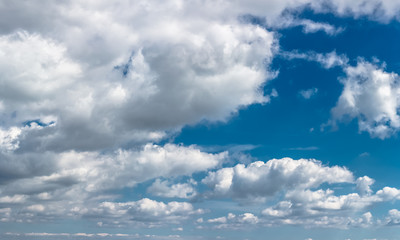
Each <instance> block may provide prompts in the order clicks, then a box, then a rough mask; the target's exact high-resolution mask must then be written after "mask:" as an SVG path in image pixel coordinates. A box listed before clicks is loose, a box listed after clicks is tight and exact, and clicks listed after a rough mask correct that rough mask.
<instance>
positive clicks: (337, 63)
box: [280, 51, 349, 69]
mask: <svg viewBox="0 0 400 240" xmlns="http://www.w3.org/2000/svg"><path fill="white" fill-rule="evenodd" d="M280 55H281V56H282V57H284V58H286V59H289V60H292V59H304V60H307V61H313V62H318V63H319V64H321V66H322V67H323V68H326V69H330V68H333V67H345V66H347V63H348V61H349V59H348V58H347V57H346V56H345V55H344V54H340V55H338V54H337V53H336V51H332V52H329V53H316V52H313V51H309V52H304V53H301V52H298V51H290V52H285V51H283V52H281V53H280Z"/></svg>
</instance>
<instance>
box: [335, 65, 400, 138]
mask: <svg viewBox="0 0 400 240" xmlns="http://www.w3.org/2000/svg"><path fill="white" fill-rule="evenodd" d="M344 71H345V73H346V77H344V78H342V79H341V82H342V84H343V85H344V88H343V92H342V94H341V95H340V97H339V100H338V102H337V104H336V106H335V108H333V109H332V115H333V121H334V122H335V121H338V120H341V119H343V118H346V117H349V118H351V119H353V118H357V120H358V125H359V129H360V131H367V132H368V133H369V134H370V135H371V136H373V137H378V138H381V139H384V138H387V137H389V136H391V135H393V134H394V133H396V132H397V131H398V129H399V128H400V116H399V114H398V110H399V107H400V105H399V104H400V98H399V97H400V86H399V84H398V82H399V76H398V75H397V74H396V73H388V72H385V71H384V69H383V68H382V67H379V66H377V65H375V64H372V63H369V62H366V61H363V60H360V61H359V62H358V63H357V65H356V66H347V67H345V68H344Z"/></svg>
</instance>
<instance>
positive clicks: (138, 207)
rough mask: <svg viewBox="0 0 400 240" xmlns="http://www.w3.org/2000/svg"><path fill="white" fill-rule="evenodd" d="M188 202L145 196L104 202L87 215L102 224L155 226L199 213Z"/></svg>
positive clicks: (176, 221)
mask: <svg viewBox="0 0 400 240" xmlns="http://www.w3.org/2000/svg"><path fill="white" fill-rule="evenodd" d="M202 212H203V211H202V210H201V209H197V210H195V209H194V208H193V206H192V205H191V204H190V203H186V202H169V203H167V204H166V203H163V202H157V201H154V200H151V199H148V198H144V199H141V200H138V201H135V202H123V203H115V202H103V203H101V204H100V205H99V206H98V207H95V208H93V209H90V210H89V211H88V212H87V213H86V214H85V217H87V218H91V219H94V220H101V226H106V225H111V226H124V225H129V224H130V223H131V224H135V223H136V224H138V225H140V226H141V227H144V226H146V227H154V226H157V225H160V224H165V223H166V222H168V223H179V222H181V221H182V220H185V219H187V218H188V217H189V216H190V215H193V214H199V213H202Z"/></svg>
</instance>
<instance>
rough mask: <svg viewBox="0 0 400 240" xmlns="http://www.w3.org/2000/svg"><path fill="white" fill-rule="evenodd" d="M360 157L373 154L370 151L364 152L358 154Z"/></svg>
mask: <svg viewBox="0 0 400 240" xmlns="http://www.w3.org/2000/svg"><path fill="white" fill-rule="evenodd" d="M358 156H359V157H369V156H371V154H370V153H369V152H363V153H361V154H360V155H358Z"/></svg>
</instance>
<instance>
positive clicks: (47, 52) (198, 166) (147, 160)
mask: <svg viewBox="0 0 400 240" xmlns="http://www.w3.org/2000/svg"><path fill="white" fill-rule="evenodd" d="M43 4H46V8H43V7H42V6H43ZM0 5H1V6H2V7H1V8H0V110H1V116H2V121H1V123H0V212H1V213H2V216H1V217H2V218H1V221H15V222H20V221H26V222H29V221H33V220H35V219H40V220H41V221H46V220H48V221H51V220H54V219H57V218H59V217H67V218H73V217H81V216H86V217H88V218H91V219H99V217H100V215H102V214H104V216H106V215H107V214H108V215H107V216H109V217H110V219H114V217H115V216H120V217H121V218H122V219H123V220H126V221H133V222H140V221H150V222H152V224H153V223H154V224H155V225H159V224H161V221H172V222H179V221H180V219H185V216H187V215H191V214H192V213H193V214H194V213H195V212H197V211H196V210H194V208H193V206H192V205H191V204H189V203H176V202H172V203H162V202H155V201H153V200H150V199H142V200H139V201H136V202H126V203H119V202H118V203H116V202H113V200H115V199H116V198H117V196H116V194H115V193H112V191H111V190H113V189H121V188H125V187H134V186H135V185H136V184H138V183H141V182H143V181H147V180H151V179H155V178H161V179H170V178H174V177H177V176H182V175H184V176H190V175H192V174H193V173H195V172H199V171H207V170H210V169H213V168H215V167H217V166H219V164H220V162H221V161H222V160H224V159H225V158H226V153H220V154H208V153H205V152H201V151H200V150H198V149H196V147H194V146H192V147H184V146H180V145H174V144H165V145H164V146H159V145H156V144H155V143H156V142H159V141H160V140H162V139H166V138H167V137H168V136H171V134H174V133H176V132H178V131H179V130H180V129H181V128H182V127H183V126H185V125H188V124H196V123H199V122H201V121H203V120H206V121H214V122H215V121H226V120H228V119H229V118H230V117H231V116H232V114H235V113H237V112H238V111H239V110H240V109H242V108H245V107H247V106H249V105H252V104H264V103H268V102H269V101H270V100H271V98H272V97H276V96H277V92H276V90H272V92H271V94H270V95H267V94H265V93H264V90H263V89H264V87H265V86H266V84H267V83H268V80H269V79H271V78H273V77H275V76H276V72H275V71H273V70H271V69H269V65H270V63H271V61H272V59H273V58H274V56H275V55H276V53H277V52H278V48H279V46H278V42H277V37H276V36H275V34H274V33H273V32H271V31H268V30H266V29H265V28H262V27H260V26H256V25H254V24H251V23H248V22H245V21H242V20H241V19H240V16H242V15H246V14H251V15H256V16H261V17H265V18H266V19H267V20H266V21H267V22H273V21H272V20H273V19H274V18H279V17H280V16H281V14H282V12H283V11H285V10H287V9H296V8H303V7H305V6H307V7H309V8H311V9H313V10H314V11H316V12H324V11H333V12H334V13H336V14H346V15H353V16H355V17H358V16H364V15H368V16H372V17H374V18H376V19H378V20H382V21H383V20H388V19H391V18H394V17H397V12H396V11H395V10H396V9H398V3H394V2H390V1H385V2H384V3H382V4H380V5H375V4H373V3H370V2H368V3H363V4H361V2H360V1H356V2H351V3H350V2H349V3H347V2H346V3H344V2H342V1H332V2H331V3H330V4H329V5H330V6H331V7H330V8H328V9H326V8H324V6H326V3H325V1H316V2H315V1H313V2H310V1H309V0H300V1H262V2H260V1H247V2H245V3H244V2H232V1H225V0H223V1H217V2H215V1H197V0H195V1H158V0H156V1H145V0H139V1H128V0H127V1H125V0H122V1H119V2H118V3H114V2H110V1H86V2H82V1H74V0H73V1H59V2H53V1H45V3H43V1H29V2H27V1H18V2H10V1H5V0H4V1H1V0H0ZM375 6H378V7H377V8H378V10H380V11H375V10H376V8H375ZM378 13H379V16H378V15H377V14H378ZM37 16H40V18H38V17H37ZM294 21H296V22H293V23H290V24H289V25H293V26H295V25H300V26H303V27H304V31H305V32H315V31H319V30H322V31H325V32H327V33H328V34H335V32H337V29H336V28H334V27H333V26H332V25H329V23H317V22H312V21H309V20H297V19H296V20H294ZM312 58H313V59H316V61H319V62H321V64H322V65H323V66H324V67H326V68H331V67H334V66H342V65H343V62H345V61H346V60H345V59H344V58H341V57H340V56H339V57H338V56H337V55H336V54H333V53H332V54H331V55H329V54H328V55H318V54H316V55H315V56H313V57H312ZM359 65H363V64H359ZM364 65H365V66H367V64H364ZM360 68H362V67H360ZM364 68H368V66H367V67H364ZM372 68H373V67H372ZM354 69H355V70H352V68H350V67H349V68H347V75H348V76H350V79H352V78H351V76H353V75H357V74H359V73H357V71H359V72H361V73H362V72H363V71H362V69H359V70H357V68H354ZM377 72H378V73H379V70H378V71H377ZM381 72H382V71H381ZM352 74H353V75H352ZM385 74H386V75H387V73H384V72H383V73H381V75H382V76H384V77H383V78H384V79H386V78H389V79H390V78H391V77H386V75H385ZM378 75H379V74H378ZM389 75H390V74H389ZM390 76H392V77H393V78H397V76H394V75H393V74H392V75H390ZM378 78H380V77H378ZM373 79H375V78H373ZM387 81H388V82H389V83H388V84H389V85H390V86H391V87H392V88H393V87H394V86H395V85H396V84H395V82H394V81H391V80H387ZM366 82H367V83H369V81H366ZM370 82H371V81H370ZM372 82H373V81H372ZM363 84H364V82H363V83H359V85H360V86H361V85H363ZM375 85H376V84H375ZM375 85H374V84H371V86H375ZM376 86H377V85H376ZM349 88H350V90H352V89H351V87H349ZM383 91H384V92H385V91H386V90H383ZM396 91H397V90H396ZM368 94H369V93H368ZM368 94H366V96H368V97H370V95H368ZM371 94H372V93H371ZM392 94H394V93H392ZM361 95H362V94H361ZM375 95H376V94H375ZM375 95H374V94H372V95H371V96H375ZM382 96H383V95H382ZM343 98H344V97H343ZM354 98H357V97H354ZM379 99H380V98H379V97H378V100H379ZM382 99H383V100H385V97H382ZM382 99H381V100H382ZM383 100H382V101H383ZM346 104H347V103H346V101H345V100H339V102H338V106H337V108H335V109H336V110H335V111H334V112H335V113H336V114H335V117H336V118H335V119H340V118H341V116H342V115H344V114H350V115H352V116H353V117H359V116H361V117H360V119H362V120H361V124H360V129H361V130H367V131H369V132H371V133H374V134H375V133H376V134H377V135H379V136H381V134H380V133H381V132H385V131H386V130H385V129H383V130H382V127H381V126H380V125H379V124H378V125H377V126H375V125H373V123H374V124H376V123H375V122H376V121H377V122H379V123H380V122H383V121H384V122H386V123H387V125H389V128H390V129H392V130H394V129H395V128H396V127H397V124H396V121H397V115H396V114H393V108H395V109H396V107H393V106H392V105H393V103H390V104H391V105H390V104H389V103H388V104H389V105H390V106H389V105H388V106H385V109H384V110H380V109H378V108H376V109H375V110H374V113H376V114H377V115H378V116H379V117H376V116H375V115H374V114H369V113H366V110H365V111H364V110H361V111H360V112H357V114H354V111H352V110H351V109H350V108H348V107H343V106H345V105H346ZM396 104H397V103H396ZM342 105H343V106H342ZM396 106H397V105H396ZM349 109H350V110H349ZM388 109H389V110H388ZM382 112H383V113H384V114H382ZM358 113H360V114H358ZM395 115H396V116H395ZM381 116H382V117H381ZM387 119H389V120H390V123H389V122H388V120H387ZM371 129H372V130H371ZM389 132H390V131H389ZM298 172H302V173H304V175H299V174H298ZM322 176H324V177H322ZM352 178H353V177H352V174H351V173H350V172H349V171H348V170H347V169H345V168H340V167H325V166H322V164H321V163H320V162H317V161H313V160H298V161H295V160H292V159H282V160H271V161H270V162H267V163H262V162H255V163H252V164H250V165H248V166H245V165H237V166H235V167H233V168H223V169H220V170H217V171H215V172H210V173H209V175H208V177H206V179H205V180H204V181H203V182H204V183H206V184H208V185H209V186H210V187H211V189H212V191H211V192H210V194H209V195H206V196H207V197H217V196H229V197H233V198H234V199H241V200H246V201H248V200H249V199H250V198H253V197H255V198H254V199H256V200H259V201H264V200H265V198H266V197H271V196H274V195H275V194H277V193H278V192H280V191H283V190H292V189H294V188H295V186H300V187H301V188H304V189H307V188H311V187H317V186H319V185H320V184H322V183H339V182H352V181H353V180H352ZM264 180H265V181H267V182H271V183H272V182H274V181H282V183H283V184H282V185H281V186H280V185H277V184H271V185H267V188H264V185H265V184H263V181H264ZM157 184H158V185H157ZM247 186H252V187H250V188H248V187H247ZM359 186H360V189H361V188H362V189H364V190H363V191H364V192H365V191H367V192H368V188H367V186H369V185H368V183H367V182H366V180H364V182H363V183H361V182H360V184H359ZM169 190H173V191H171V192H170V193H166V191H169ZM174 191H175V192H174ZM110 192H111V193H110ZM151 192H152V193H153V194H155V195H157V194H158V195H159V196H168V195H169V196H171V197H172V196H174V197H183V196H186V197H188V196H189V195H190V196H191V194H192V193H194V191H192V189H190V187H188V186H186V185H184V184H179V183H178V184H172V183H170V182H161V181H160V182H157V181H156V182H155V185H154V186H153V188H151ZM320 195H322V196H323V197H324V196H325V197H326V198H329V196H330V193H329V192H325V193H320ZM376 195H379V196H380V197H381V198H385V199H390V198H397V196H398V193H397V189H391V188H384V189H382V191H381V192H379V193H377V194H376ZM365 196H369V195H368V194H365ZM394 196H396V197H394ZM369 197H371V196H369ZM99 202H103V203H102V204H100V205H99ZM60 206H63V207H60ZM279 209H280V208H277V209H276V210H277V211H278V210H279ZM277 214H278V215H279V213H277ZM141 215H142V216H143V218H140V216H141ZM158 217H159V219H156V218H158ZM228 217H229V216H228ZM233 219H237V220H235V221H237V222H246V221H248V222H256V220H257V218H256V217H255V216H252V215H250V214H244V215H243V216H242V215H240V216H236V217H233ZM114 220H115V219H114ZM227 221H229V220H227ZM104 224H105V225H107V224H109V225H117V226H118V225H119V224H120V223H119V222H107V221H105V222H104Z"/></svg>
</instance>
